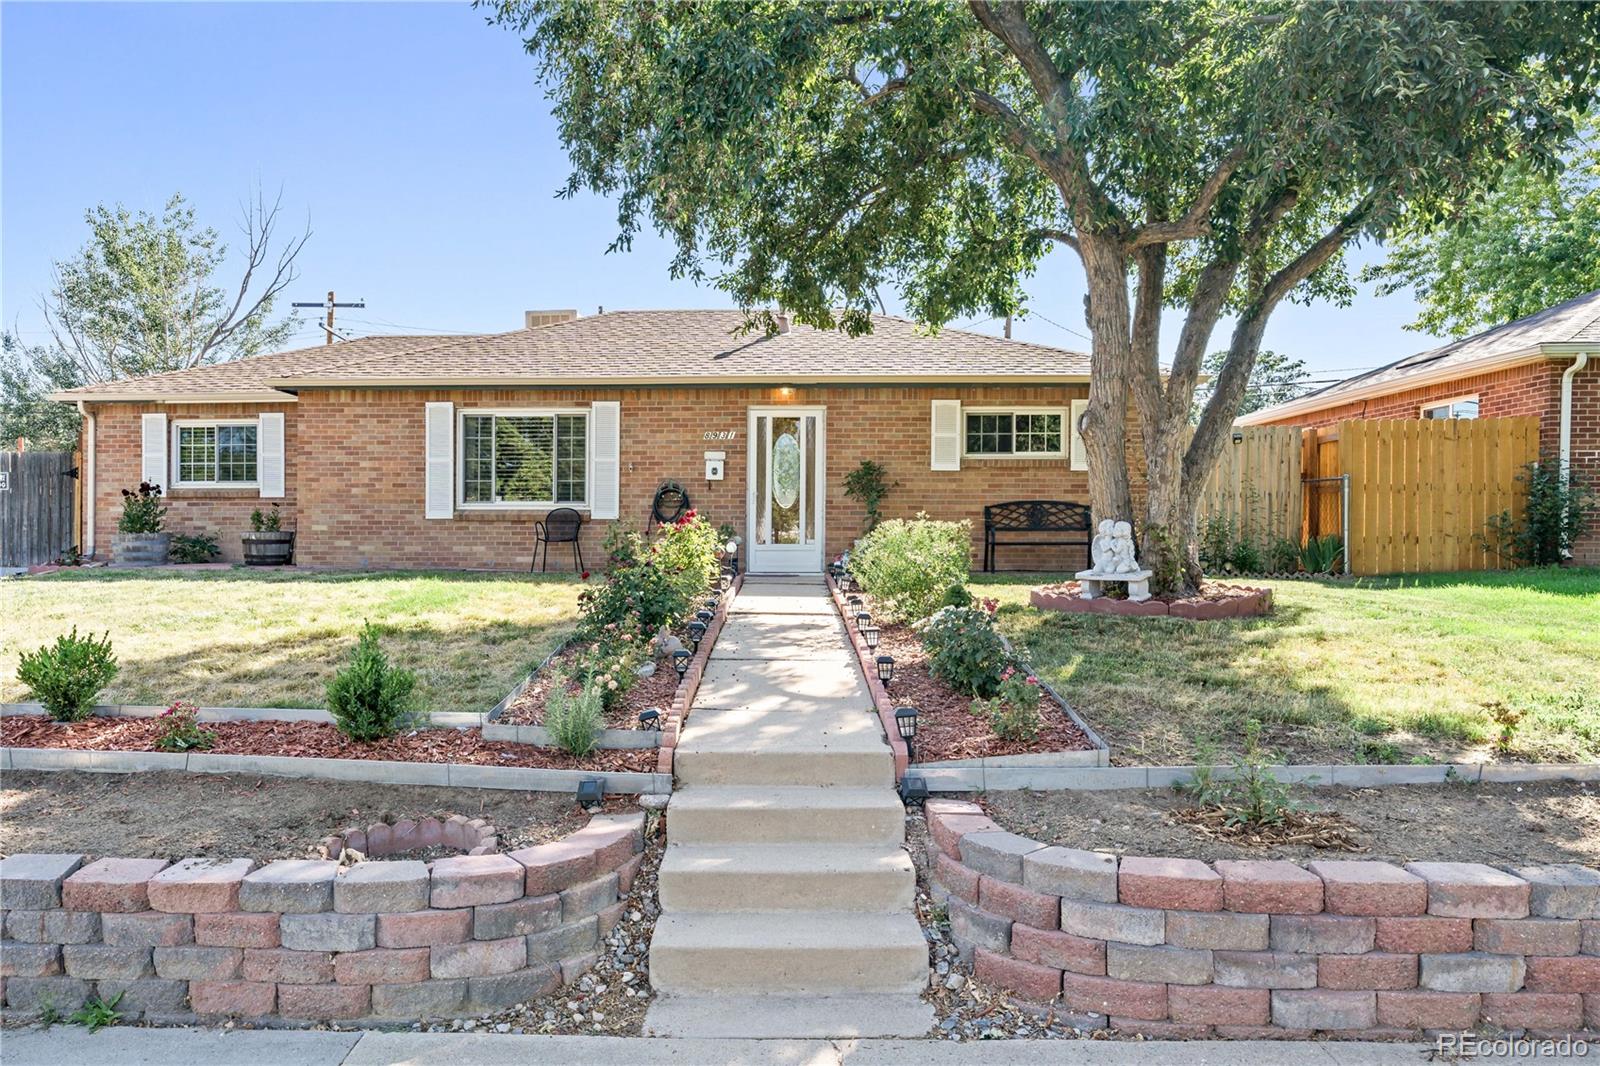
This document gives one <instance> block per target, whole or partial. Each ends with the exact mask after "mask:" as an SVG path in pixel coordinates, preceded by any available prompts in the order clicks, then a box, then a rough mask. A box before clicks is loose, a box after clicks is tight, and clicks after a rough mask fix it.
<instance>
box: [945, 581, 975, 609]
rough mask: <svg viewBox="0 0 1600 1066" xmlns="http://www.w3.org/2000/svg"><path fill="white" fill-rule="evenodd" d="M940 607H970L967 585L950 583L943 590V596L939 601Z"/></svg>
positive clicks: (970, 601)
mask: <svg viewBox="0 0 1600 1066" xmlns="http://www.w3.org/2000/svg"><path fill="white" fill-rule="evenodd" d="M939 606H940V607H971V606H972V593H970V592H968V591H967V586H965V585H962V584H955V585H951V586H950V587H949V588H947V589H945V590H944V598H943V599H942V600H940V601H939Z"/></svg>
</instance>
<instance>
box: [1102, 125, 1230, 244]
mask: <svg viewBox="0 0 1600 1066" xmlns="http://www.w3.org/2000/svg"><path fill="white" fill-rule="evenodd" d="M1242 162H1244V149H1243V148H1242V147H1239V148H1235V149H1233V150H1232V151H1231V152H1229V153H1228V154H1227V155H1225V156H1223V157H1222V161H1221V162H1220V163H1218V164H1217V169H1215V170H1213V171H1212V172H1211V176H1210V177H1209V178H1207V179H1206V181H1205V184H1204V185H1202V186H1201V187H1200V192H1199V194H1198V195H1196V196H1195V198H1194V203H1192V204H1190V205H1189V210H1187V211H1185V212H1184V213H1183V217H1182V218H1180V219H1177V220H1176V221H1173V222H1147V223H1145V224H1144V225H1143V226H1140V227H1139V228H1138V229H1137V230H1135V231H1134V233H1133V237H1132V238H1131V239H1130V240H1129V241H1128V246H1129V247H1130V248H1142V247H1144V246H1145V245H1149V244H1170V243H1172V242H1173V241H1187V240H1193V239H1194V238H1196V237H1207V236H1210V234H1211V220H1210V219H1209V218H1208V217H1207V216H1209V215H1210V214H1211V208H1212V207H1213V206H1215V204H1216V202H1217V197H1218V196H1219V195H1220V194H1221V192H1222V187H1223V186H1224V185H1226V184H1228V179H1229V178H1231V177H1233V173H1234V171H1236V170H1238V169H1239V164H1240V163H1242Z"/></svg>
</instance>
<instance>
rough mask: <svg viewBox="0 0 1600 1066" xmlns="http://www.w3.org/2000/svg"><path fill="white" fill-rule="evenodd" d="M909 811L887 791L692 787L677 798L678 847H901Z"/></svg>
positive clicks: (674, 827)
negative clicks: (752, 845) (850, 845)
mask: <svg viewBox="0 0 1600 1066" xmlns="http://www.w3.org/2000/svg"><path fill="white" fill-rule="evenodd" d="M905 818H906V812H905V807H904V806H903V805H902V804H901V802H900V798H899V797H898V796H896V795H895V794H894V793H893V792H891V791H889V790H888V789H884V788H794V787H783V786H779V787H757V786H742V787H707V786H702V787H690V788H685V789H682V790H680V791H678V792H675V793H673V796H672V803H671V805H670V806H669V807H668V808H667V838H668V840H669V841H671V842H672V843H674V844H808V843H813V844H839V843H843V844H858V845H888V846H894V845H898V844H899V843H900V842H901V841H903V840H904V839H905V831H906V823H905Z"/></svg>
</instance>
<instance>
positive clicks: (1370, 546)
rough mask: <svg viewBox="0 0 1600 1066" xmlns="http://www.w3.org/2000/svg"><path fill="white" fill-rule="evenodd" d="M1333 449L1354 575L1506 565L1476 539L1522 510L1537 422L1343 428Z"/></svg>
mask: <svg viewBox="0 0 1600 1066" xmlns="http://www.w3.org/2000/svg"><path fill="white" fill-rule="evenodd" d="M1331 443H1332V444H1333V445H1334V447H1335V449H1336V450H1335V460H1334V465H1336V466H1337V468H1338V472H1339V473H1343V474H1349V475H1350V544H1349V550H1350V563H1351V569H1352V570H1353V571H1354V572H1355V573H1357V574H1397V573H1431V572H1437V571H1441V570H1492V569H1497V568H1499V567H1501V566H1503V565H1505V563H1504V561H1503V560H1502V559H1500V557H1499V556H1497V555H1495V554H1494V552H1492V551H1490V550H1489V548H1488V546H1487V545H1486V544H1485V543H1484V541H1483V537H1482V534H1483V533H1484V532H1485V530H1486V529H1487V523H1488V521H1489V519H1490V517H1492V516H1494V515H1497V514H1499V513H1501V512H1502V511H1510V512H1511V513H1512V514H1514V515H1515V514H1520V513H1521V512H1522V508H1523V504H1524V502H1525V500H1526V496H1527V490H1526V486H1524V485H1523V484H1522V483H1520V482H1519V481H1518V480H1517V475H1519V474H1521V473H1522V472H1523V469H1524V467H1526V466H1527V464H1528V463H1531V462H1533V461H1534V460H1535V459H1537V458H1538V457H1539V420H1538V419H1537V418H1483V419H1440V420H1432V419H1385V420H1366V421H1350V422H1341V423H1339V430H1338V437H1337V438H1336V439H1334V440H1333V441H1332V442H1331ZM1319 451H1320V449H1319ZM1317 462H1318V469H1319V470H1321V469H1324V468H1325V467H1326V466H1327V465H1328V464H1325V463H1324V462H1323V461H1322V459H1321V458H1320V456H1319V458H1318V460H1317Z"/></svg>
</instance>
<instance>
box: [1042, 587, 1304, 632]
mask: <svg viewBox="0 0 1600 1066" xmlns="http://www.w3.org/2000/svg"><path fill="white" fill-rule="evenodd" d="M1063 584H1067V582H1063ZM1218 584H1224V582H1218ZM1231 587H1233V588H1247V589H1249V590H1250V595H1248V596H1230V597H1228V598H1227V599H1225V600H1179V601H1178V602H1177V603H1171V604H1169V603H1166V602H1164V601H1162V600H1153V599H1152V600H1143V601H1141V602H1137V603H1136V602H1134V601H1133V600H1120V599H1112V598H1111V597H1109V596H1096V597H1095V598H1094V599H1092V600H1086V599H1084V598H1083V597H1082V596H1069V595H1067V594H1066V593H1064V592H1050V591H1047V590H1048V589H1049V588H1050V586H1048V585H1035V586H1034V587H1033V588H1031V589H1029V590H1028V604H1029V605H1030V606H1032V607H1037V608H1039V609H1040V610H1042V611H1060V612H1062V613H1063V614H1109V615H1135V616H1150V617H1160V618H1186V619H1189V620H1190V621H1195V622H1214V621H1217V620H1219V619H1223V618H1262V617H1265V616H1266V615H1269V614H1271V613H1272V590H1271V589H1268V588H1251V587H1250V586H1248V585H1233V586H1231Z"/></svg>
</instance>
